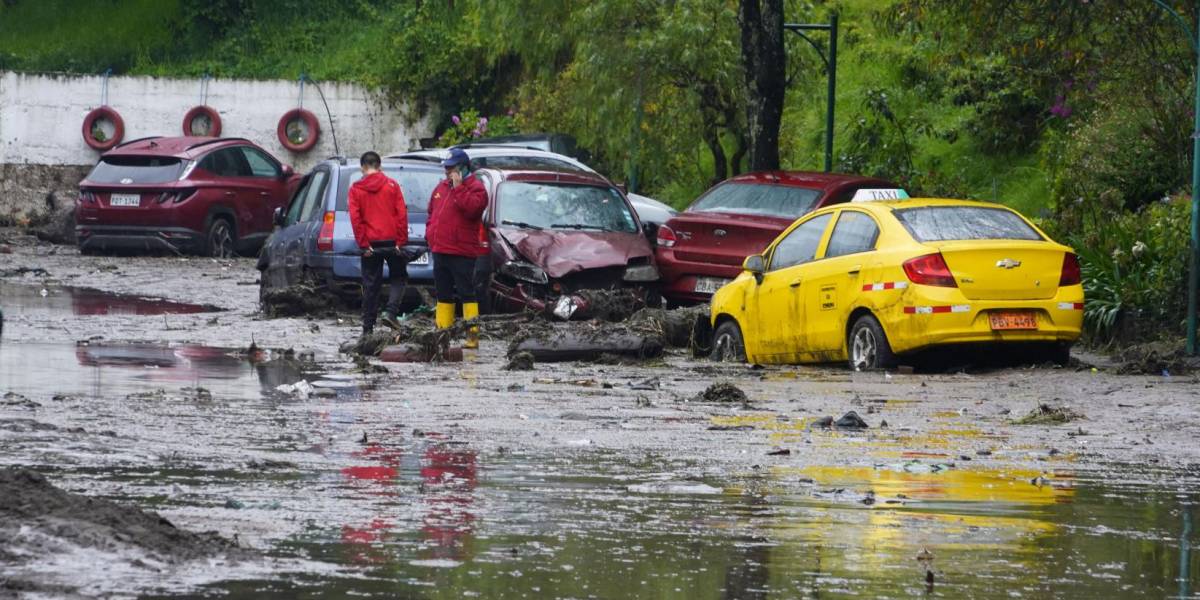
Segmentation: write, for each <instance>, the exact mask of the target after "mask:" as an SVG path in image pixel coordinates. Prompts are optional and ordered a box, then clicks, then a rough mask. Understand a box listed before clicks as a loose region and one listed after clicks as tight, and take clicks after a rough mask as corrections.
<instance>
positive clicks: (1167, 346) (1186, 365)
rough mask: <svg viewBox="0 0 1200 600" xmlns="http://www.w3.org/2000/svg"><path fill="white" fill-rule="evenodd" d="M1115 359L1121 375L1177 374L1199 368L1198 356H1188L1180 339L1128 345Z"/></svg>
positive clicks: (1199, 359) (1199, 360)
mask: <svg viewBox="0 0 1200 600" xmlns="http://www.w3.org/2000/svg"><path fill="white" fill-rule="evenodd" d="M1116 359H1117V362H1118V363H1119V366H1118V367H1117V372H1118V373H1121V374H1123V375H1134V374H1145V375H1179V374H1183V373H1187V372H1189V371H1193V370H1196V369H1200V358H1196V357H1192V356H1188V354H1187V349H1186V347H1185V346H1184V343H1183V341H1182V340H1178V341H1175V342H1150V343H1146V344H1137V345H1134V346H1130V347H1128V348H1126V349H1124V350H1122V351H1121V352H1120V353H1119V354H1118V355H1117V356H1116Z"/></svg>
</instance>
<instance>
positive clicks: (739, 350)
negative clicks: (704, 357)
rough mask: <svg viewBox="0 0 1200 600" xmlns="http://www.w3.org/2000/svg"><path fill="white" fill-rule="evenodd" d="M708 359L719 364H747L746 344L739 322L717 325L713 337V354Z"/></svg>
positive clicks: (726, 322)
mask: <svg viewBox="0 0 1200 600" xmlns="http://www.w3.org/2000/svg"><path fill="white" fill-rule="evenodd" d="M708 357H709V359H711V360H714V361H717V362H746V344H745V342H744V341H743V340H742V328H741V327H738V324H737V321H732V320H730V321H725V322H723V323H721V324H720V325H717V329H716V331H714V332H713V337H712V353H711V354H709V355H708Z"/></svg>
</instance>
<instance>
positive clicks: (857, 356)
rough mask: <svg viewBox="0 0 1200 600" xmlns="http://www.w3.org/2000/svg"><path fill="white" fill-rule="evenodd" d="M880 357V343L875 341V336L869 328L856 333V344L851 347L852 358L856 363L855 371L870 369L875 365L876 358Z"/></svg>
mask: <svg viewBox="0 0 1200 600" xmlns="http://www.w3.org/2000/svg"><path fill="white" fill-rule="evenodd" d="M877 355H878V343H877V342H876V341H875V334H874V333H873V332H872V331H871V329H870V328H868V327H863V328H861V329H859V330H858V331H856V332H854V343H853V344H852V345H851V350H850V358H851V361H852V362H853V363H854V370H855V371H862V370H863V369H869V368H871V367H872V366H874V365H875V357H876V356H877Z"/></svg>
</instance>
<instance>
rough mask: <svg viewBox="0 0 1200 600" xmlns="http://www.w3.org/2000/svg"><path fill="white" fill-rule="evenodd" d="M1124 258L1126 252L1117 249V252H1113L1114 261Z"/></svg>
mask: <svg viewBox="0 0 1200 600" xmlns="http://www.w3.org/2000/svg"><path fill="white" fill-rule="evenodd" d="M1122 256H1125V252H1124V251H1122V250H1121V249H1120V248H1117V249H1116V250H1113V251H1112V257H1113V260H1117V259H1119V258H1121V257H1122Z"/></svg>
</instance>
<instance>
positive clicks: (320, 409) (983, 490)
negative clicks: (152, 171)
mask: <svg viewBox="0 0 1200 600" xmlns="http://www.w3.org/2000/svg"><path fill="white" fill-rule="evenodd" d="M77 260H89V259H79V258H77ZM96 260H101V261H103V260H109V259H96ZM27 262H28V264H30V265H33V266H44V267H45V268H46V269H47V270H48V271H50V272H51V273H58V272H63V271H64V270H66V269H67V268H68V267H66V266H65V262H64V263H58V262H55V261H54V260H49V259H47V260H43V261H41V262H39V261H36V260H33V259H27ZM243 262H246V261H243ZM204 268H209V267H204ZM219 268H224V267H219ZM231 268H232V269H233V271H234V272H235V274H234V275H233V276H231V277H230V278H229V279H228V280H227V282H228V283H227V287H225V288H224V292H225V295H227V296H228V297H229V298H231V300H229V301H222V299H221V296H222V294H221V293H219V292H220V291H221V290H216V291H213V290H208V291H204V292H197V293H195V294H190V293H181V291H180V290H178V289H176V290H175V291H174V292H173V293H172V294H171V295H170V296H169V297H170V298H171V299H172V301H171V302H170V303H169V304H172V305H174V304H178V305H180V306H186V305H188V302H186V300H187V299H188V297H190V296H196V297H198V299H199V303H198V304H197V305H196V306H204V305H207V308H208V309H221V312H193V313H188V312H186V311H185V309H183V308H179V309H178V310H179V312H166V313H165V316H166V317H167V318H168V319H171V320H169V321H168V326H173V327H175V328H176V329H173V330H172V331H170V332H169V333H167V334H162V332H161V331H159V330H161V329H163V328H164V326H163V325H162V322H163V318H164V312H158V313H154V312H143V313H138V312H137V311H138V309H137V308H125V307H122V308H119V309H114V308H109V309H108V312H106V313H95V312H86V311H85V312H82V313H81V312H79V311H78V310H77V309H75V308H74V305H75V301H74V300H73V299H72V298H73V297H74V296H72V295H71V292H69V291H66V290H65V289H64V291H62V293H61V294H58V295H52V294H51V293H50V289H51V288H50V287H46V289H47V290H48V293H47V296H46V297H42V296H41V294H40V290H41V289H42V287H41V282H31V281H28V278H27V277H23V278H22V281H20V282H19V284H18V283H17V282H13V281H0V308H2V309H3V310H4V313H5V316H6V322H7V323H6V328H5V333H4V338H3V339H2V340H0V395H3V394H8V395H6V396H3V400H0V448H3V451H2V452H0V466H27V467H31V468H34V469H36V470H38V471H40V472H42V473H45V474H46V475H47V476H48V477H49V478H50V480H51V481H52V482H54V483H55V484H56V485H59V486H61V487H63V488H65V489H68V490H70V491H73V492H80V493H86V494H89V495H93V496H96V497H101V498H106V499H112V500H118V501H127V502H131V503H134V504H136V505H137V506H139V507H141V508H144V509H147V510H154V511H157V512H159V513H161V514H162V515H163V516H164V517H166V518H168V519H170V520H171V522H172V523H174V524H175V525H177V526H179V527H181V528H185V529H190V530H194V531H209V530H215V531H217V532H218V533H220V534H221V535H223V536H225V537H226V538H229V539H235V540H237V542H238V544H239V545H241V546H243V547H246V548H252V549H256V550H259V551H261V552H262V553H263V555H264V556H265V558H264V559H263V563H262V564H259V565H254V564H249V565H246V564H243V565H241V566H240V567H226V566H222V567H220V568H217V567H211V566H210V567H204V566H203V564H202V565H200V566H196V565H193V566H192V567H190V569H191V570H190V571H188V572H187V574H186V576H183V575H179V574H178V573H176V575H178V576H174V577H171V576H166V575H164V574H162V573H149V572H147V573H143V574H142V576H141V577H137V576H136V574H137V573H138V572H139V570H138V568H137V567H136V566H134V567H129V568H124V569H113V568H112V565H110V564H106V563H105V561H104V560H103V559H102V558H95V557H93V559H94V560H92V561H90V562H86V563H81V564H76V565H72V568H71V569H69V570H64V569H62V565H61V564H56V563H54V562H53V561H50V560H49V559H43V560H39V561H34V562H33V563H31V564H23V565H22V566H20V567H12V568H5V569H4V571H5V576H12V575H13V574H14V573H17V574H18V575H20V576H21V577H22V578H23V580H34V581H38V580H39V578H41V580H42V581H44V582H46V583H47V585H49V584H51V583H53V584H54V585H60V586H65V589H70V590H73V591H71V592H70V593H68V594H64V595H65V596H66V597H72V596H73V595H74V596H76V597H92V596H106V595H114V594H115V595H117V596H121V595H127V596H130V597H134V596H140V597H153V598H157V597H163V598H177V597H234V598H251V597H252V598H316V597H358V596H361V597H378V598H393V597H404V598H409V597H411V598H464V597H481V598H510V597H511V598H521V597H528V598H543V597H544V598H624V597H642V598H816V597H825V598H828V597H835V598H895V597H913V596H920V597H926V596H928V597H944V598H964V597H971V598H1014V597H1015V598H1022V597H1024V598H1141V597H1151V598H1195V597H1200V596H1197V594H1198V593H1200V592H1198V591H1197V590H1198V588H1200V558H1197V554H1196V553H1195V552H1194V551H1193V550H1192V547H1193V546H1195V545H1196V543H1197V540H1198V538H1200V535H1197V533H1196V527H1197V526H1196V523H1195V521H1196V519H1197V518H1198V517H1200V509H1198V508H1197V503H1200V459H1198V454H1200V450H1197V449H1196V448H1195V445H1194V443H1188V440H1194V439H1195V435H1196V433H1197V427H1196V424H1195V423H1196V407H1195V406H1196V402H1195V400H1196V399H1197V393H1196V390H1197V389H1200V388H1198V387H1197V384H1196V382H1195V381H1194V380H1191V379H1186V378H1182V377H1174V378H1152V377H1118V376H1114V375H1108V374H1105V373H1102V372H1095V373H1093V372H1091V371H1089V370H1087V369H1083V370H1079V371H1067V370H1058V369H1028V368H1025V367H1021V368H1017V369H1001V370H997V371H995V372H990V373H984V374H979V375H963V374H944V375H899V374H895V375H883V374H878V373H869V374H868V373H863V374H857V373H848V372H845V371H844V370H841V369H836V368H804V367H802V368H772V369H766V370H752V369H748V368H745V367H738V366H732V365H709V364H705V363H701V362H694V361H691V360H689V359H687V358H686V357H683V356H681V355H678V354H668V356H667V357H666V358H665V360H662V361H658V362H656V363H655V364H653V365H647V366H637V367H620V366H610V365H595V364H590V363H567V364H562V365H543V364H538V365H536V366H535V370H534V371H531V372H522V373H508V372H503V371H501V370H500V369H499V366H501V365H503V364H504V362H505V361H504V357H503V356H501V354H502V346H503V344H502V343H501V342H486V343H485V344H484V347H483V349H482V350H481V351H480V352H479V353H478V354H474V355H469V356H468V357H467V360H466V361H465V362H464V363H461V364H455V365H438V366H430V365H413V364H404V365H389V366H388V369H389V372H387V373H383V374H370V375H366V374H362V373H359V372H356V371H355V369H354V367H353V365H352V364H351V363H350V362H349V360H348V359H347V357H344V356H339V355H337V354H336V350H335V348H336V343H337V342H341V341H344V340H346V339H349V338H350V337H351V335H352V331H353V324H352V323H349V324H339V323H337V322H336V320H330V319H325V320H321V321H318V322H308V321H304V320H277V321H265V320H259V319H257V318H255V317H253V316H250V311H247V310H246V309H245V307H239V306H237V305H236V304H234V303H235V302H237V301H240V299H241V298H242V297H245V296H248V295H249V294H248V293H246V290H242V289H241V288H238V287H235V283H234V282H236V281H241V280H244V279H246V278H247V277H249V276H252V275H247V274H246V273H244V272H242V271H244V270H247V269H249V270H252V265H245V264H237V265H234V266H233V267H231ZM239 269H241V270H242V271H239ZM66 272H68V273H70V271H66ZM145 280H149V278H148V277H146V278H145ZM93 283H98V284H99V285H100V287H107V286H108V283H107V282H106V281H103V280H101V281H98V282H93ZM116 287H117V286H116V285H115V284H113V285H112V287H110V288H108V289H110V290H113V291H115V290H116ZM35 288H36V289H35ZM30 290H33V291H32V292H31V291H30ZM122 291H125V292H127V293H126V295H125V296H124V297H130V298H138V299H139V302H142V303H149V305H155V306H162V304H161V303H158V301H157V300H154V296H155V294H154V293H152V292H155V291H156V290H154V289H151V288H150V287H149V286H146V285H140V286H135V287H134V289H128V290H122ZM168 291H169V290H168ZM75 293H76V294H78V293H79V292H75ZM87 293H90V292H85V295H86V294H87ZM143 294H144V295H143ZM101 296H104V294H101ZM43 301H44V302H45V304H42V303H41V302H43ZM126 306H127V305H126ZM146 310H149V309H146ZM213 317H217V318H218V319H220V321H219V322H218V324H216V325H211V326H210V325H208V324H207V323H208V320H209V319H211V318H213ZM104 319H108V320H109V322H108V323H107V324H106V323H100V324H99V325H97V324H96V321H97V320H100V321H102V320H104ZM174 319H179V321H175V320H174ZM185 319H191V320H185ZM313 325H316V326H317V327H318V329H319V330H320V331H319V333H312V327H313ZM273 328H274V329H277V330H282V331H298V332H309V334H310V335H309V336H308V337H305V335H296V336H294V337H293V336H277V337H271V335H270V332H271V330H272V329H273ZM91 338H96V339H91ZM252 340H253V341H258V342H260V345H262V346H270V347H280V348H287V347H293V346H294V349H295V352H291V353H285V352H284V351H283V350H258V349H255V350H253V351H250V349H249V345H250V343H251V341H252ZM322 340H327V343H325V342H322ZM300 381H307V382H309V383H311V384H312V387H311V390H309V389H308V388H307V387H304V388H302V389H301V391H299V392H297V391H296V388H295V386H291V384H295V383H297V382H300ZM714 381H726V382H730V383H732V384H734V385H736V386H737V387H738V388H739V389H741V390H743V391H744V392H745V394H746V396H747V399H748V403H747V404H746V405H740V404H738V405H733V404H727V403H721V404H717V403H703V402H696V401H694V398H696V396H698V395H699V394H700V393H701V392H702V391H704V390H705V388H706V387H708V386H709V385H710V384H711V383H713V382H714ZM281 386H283V387H282V388H281ZM1041 401H1045V402H1051V403H1058V404H1067V405H1070V406H1072V407H1073V408H1074V409H1075V410H1076V411H1078V412H1080V413H1082V414H1084V415H1085V417H1083V418H1082V419H1080V420H1077V421H1072V422H1069V423H1065V424H1058V425H1047V426H1019V425H1013V424H1012V422H1011V419H1010V417H1011V418H1016V417H1019V416H1020V415H1023V414H1025V413H1026V412H1028V411H1029V410H1030V409H1032V408H1034V407H1035V406H1037V403H1038V402H1041ZM847 410H854V411H856V412H857V413H858V414H859V415H861V416H862V417H863V419H865V421H866V422H867V423H868V425H869V428H868V429H866V430H862V431H854V430H838V429H823V428H821V427H819V426H818V425H817V424H818V423H819V421H818V419H820V418H821V417H824V416H832V417H834V418H835V419H836V418H837V417H838V416H839V415H841V414H842V413H843V412H845V411H847ZM1156 417H1157V418H1158V420H1156ZM885 422H886V426H885ZM3 545H4V544H3V542H2V541H0V564H3V561H4V556H5V554H4V552H3V550H4V548H3ZM269 561H274V562H269ZM205 564H207V563H205ZM264 565H267V566H264ZM39 569H42V570H41V571H39ZM39 573H41V574H40V575H39ZM0 579H3V577H0ZM47 589H49V588H47ZM55 589H60V588H55ZM51 595H55V594H51ZM0 597H5V592H4V587H3V586H0Z"/></svg>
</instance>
